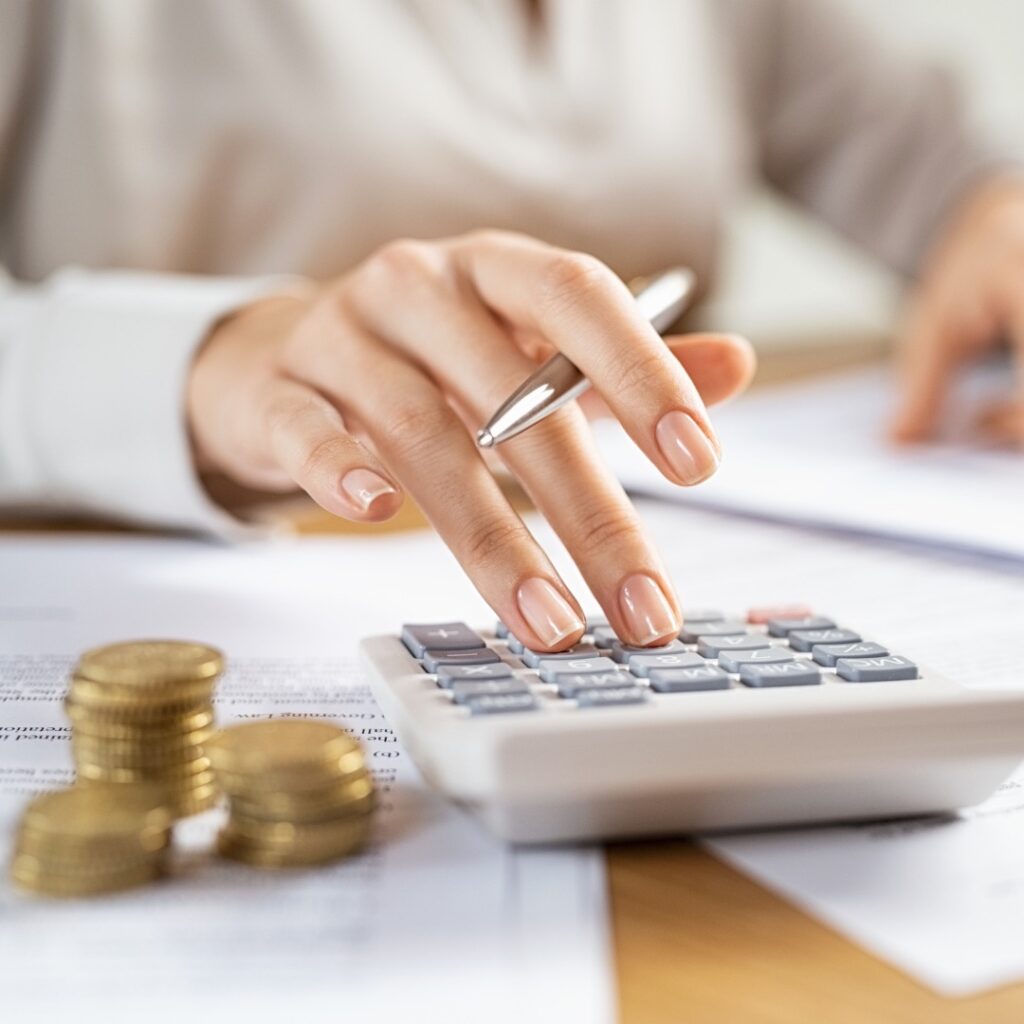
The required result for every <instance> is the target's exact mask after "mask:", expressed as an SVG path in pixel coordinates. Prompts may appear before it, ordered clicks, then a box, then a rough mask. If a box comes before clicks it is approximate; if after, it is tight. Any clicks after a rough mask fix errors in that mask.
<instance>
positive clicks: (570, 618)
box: [516, 576, 583, 647]
mask: <svg viewBox="0 0 1024 1024" xmlns="http://www.w3.org/2000/svg"><path fill="white" fill-rule="evenodd" d="M516 600H517V601H518V603H519V611H520V612H521V613H522V616H523V618H524V619H526V621H527V623H529V626H530V629H532V630H533V632H534V634H535V635H536V636H537V638H538V639H539V640H541V641H542V642H543V643H544V644H545V645H546V646H547V647H553V646H554V645H555V644H557V643H558V641H559V640H564V639H565V638H566V637H567V636H569V635H570V634H572V633H578V632H582V630H583V621H582V620H581V619H580V617H579V616H578V615H577V614H576V612H575V611H573V607H572V605H571V604H569V602H568V601H566V599H565V598H564V597H562V595H561V594H560V593H559V592H558V591H557V590H555V588H554V587H553V586H552V585H551V584H550V583H549V582H548V581H547V580H543V579H541V578H540V577H539V576H538V577H534V578H533V579H528V580H526V581H525V582H524V583H522V584H521V585H520V587H519V591H518V593H517V594H516Z"/></svg>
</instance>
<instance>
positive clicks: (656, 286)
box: [476, 267, 697, 448]
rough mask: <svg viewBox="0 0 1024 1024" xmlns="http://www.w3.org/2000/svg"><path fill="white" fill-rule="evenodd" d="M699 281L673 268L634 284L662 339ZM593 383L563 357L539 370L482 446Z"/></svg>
mask: <svg viewBox="0 0 1024 1024" xmlns="http://www.w3.org/2000/svg"><path fill="white" fill-rule="evenodd" d="M696 284H697V276H696V274H694V272H693V271H692V270H690V269H689V268H688V267H673V268H672V269H671V270H666V271H664V272H663V273H661V274H657V275H655V276H654V277H649V278H642V279H639V280H638V281H636V282H635V283H631V284H630V290H631V291H632V292H633V294H634V296H635V298H636V304H637V306H638V307H639V309H640V312H641V313H642V314H643V316H644V317H645V319H647V320H649V321H650V323H651V326H652V327H653V328H654V329H655V330H656V331H657V332H658V333H659V334H660V333H661V332H662V331H664V330H667V329H668V328H669V327H670V326H671V325H672V324H673V323H674V322H675V321H676V320H677V319H678V318H679V316H680V315H681V314H682V312H683V310H685V309H686V307H687V306H688V305H689V303H690V300H691V299H692V297H693V293H694V288H695V287H696ZM589 387H590V381H589V380H587V378H586V377H584V376H583V374H582V373H581V372H580V370H579V368H578V367H577V366H576V364H575V363H573V362H571V361H570V360H569V359H567V358H566V357H565V356H564V355H562V354H561V353H560V352H559V353H558V354H557V355H553V356H552V357H551V358H550V359H549V360H548V361H547V362H546V363H544V364H543V365H542V366H539V367H538V368H537V369H536V370H535V371H534V372H533V373H531V374H530V376H529V377H527V378H526V380H525V381H523V383H522V384H521V385H520V386H519V387H518V388H516V390H515V391H514V392H512V394H511V395H509V397H508V398H507V399H505V401H504V402H502V404H501V406H500V407H499V408H498V411H497V412H496V413H495V414H494V415H493V416H492V417H491V418H490V419H489V420H488V421H487V423H486V424H485V425H484V426H483V427H482V428H481V429H480V430H478V431H477V435H476V443H477V444H478V445H479V446H480V447H481V448H493V447H494V446H495V445H499V444H501V443H502V441H507V440H508V439H509V438H510V437H515V436H516V435H517V434H521V433H522V432H523V431H524V430H527V429H528V428H529V427H532V426H533V425H534V424H535V423H539V422H540V421H541V420H542V419H544V418H545V417H546V416H550V415H551V414H552V413H553V412H554V411H555V410H556V409H560V408H561V407H562V406H563V405H565V404H566V402H571V401H572V400H573V399H574V398H578V397H579V396H580V395H582V394H583V392H584V391H586V390H587V388H589Z"/></svg>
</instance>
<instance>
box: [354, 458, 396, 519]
mask: <svg viewBox="0 0 1024 1024" xmlns="http://www.w3.org/2000/svg"><path fill="white" fill-rule="evenodd" d="M341 489H342V490H343V491H344V492H345V494H346V495H348V497H349V499H350V500H351V501H352V502H353V503H354V504H355V505H356V506H357V507H358V508H360V509H361V510H362V511H363V512H369V511H370V506H371V505H372V504H373V503H374V502H375V501H376V500H377V499H378V498H381V497H383V496H384V495H385V494H397V493H398V492H397V491H396V490H395V489H394V487H392V486H391V484H389V483H388V482H387V480H385V479H384V477H382V476H381V475H380V474H379V473H374V471H373V470H372V469H350V470H349V471H348V472H347V473H346V474H345V475H344V476H343V477H342V478H341Z"/></svg>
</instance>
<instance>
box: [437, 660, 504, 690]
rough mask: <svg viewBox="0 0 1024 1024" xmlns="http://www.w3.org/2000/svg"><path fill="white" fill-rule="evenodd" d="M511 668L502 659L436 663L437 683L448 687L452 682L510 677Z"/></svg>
mask: <svg viewBox="0 0 1024 1024" xmlns="http://www.w3.org/2000/svg"><path fill="white" fill-rule="evenodd" d="M511 678H512V670H511V669H510V668H509V667H508V665H506V664H505V663H504V662H503V661H499V662H493V661H492V662H490V663H485V664H483V665H438V667H437V685H438V686H444V687H449V686H451V685H452V683H454V682H466V681H469V682H474V681H482V680H486V679H511Z"/></svg>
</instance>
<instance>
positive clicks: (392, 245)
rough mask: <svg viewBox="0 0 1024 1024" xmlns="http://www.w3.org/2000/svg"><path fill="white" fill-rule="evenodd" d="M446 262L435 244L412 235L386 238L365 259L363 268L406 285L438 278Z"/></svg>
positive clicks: (440, 278)
mask: <svg viewBox="0 0 1024 1024" xmlns="http://www.w3.org/2000/svg"><path fill="white" fill-rule="evenodd" d="M446 266H447V259H446V257H445V254H444V252H443V251H442V250H441V249H440V247H439V246H437V245H434V244H432V243H430V242H423V241H420V240H419V239H415V238H399V239H395V240H394V241H392V242H388V243H387V244H386V245H382V246H381V247H380V248H379V249H378V250H377V251H376V252H375V253H373V255H372V256H370V257H369V259H368V260H367V270H368V271H369V272H370V273H371V274H372V275H373V276H374V277H376V278H382V279H383V280H384V281H387V282H391V283H397V284H400V285H403V286H406V287H409V286H413V285H419V284H423V283H430V282H437V281H440V280H442V279H443V278H444V277H445V268H446Z"/></svg>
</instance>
